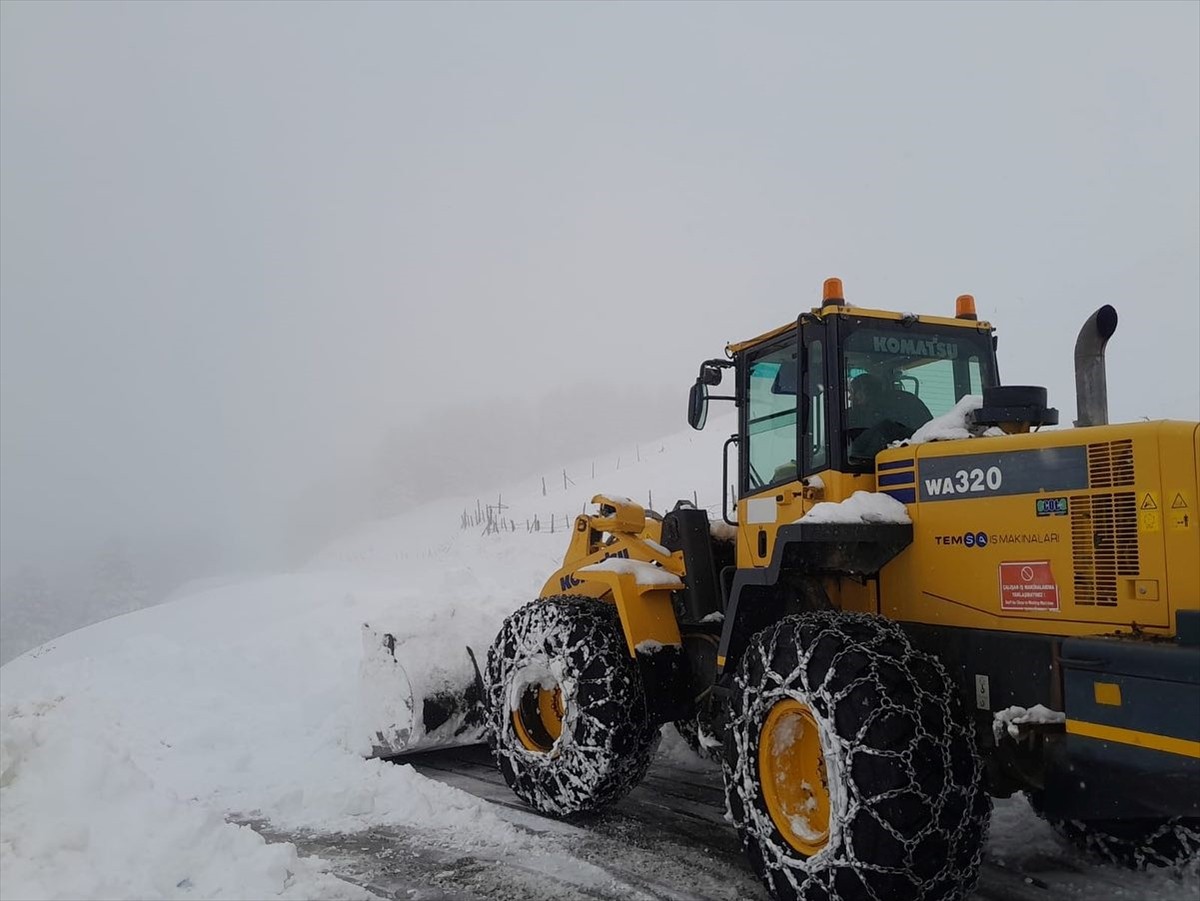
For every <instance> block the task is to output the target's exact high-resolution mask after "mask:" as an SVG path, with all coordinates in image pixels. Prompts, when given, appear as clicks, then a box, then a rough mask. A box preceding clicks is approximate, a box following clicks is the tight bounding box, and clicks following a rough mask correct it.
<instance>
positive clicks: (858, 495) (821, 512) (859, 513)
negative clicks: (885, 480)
mask: <svg viewBox="0 0 1200 901" xmlns="http://www.w3.org/2000/svg"><path fill="white" fill-rule="evenodd" d="M796 522H803V523H830V522H833V523H867V522H900V523H903V522H912V520H911V519H909V517H908V510H907V509H906V508H905V506H904V504H902V503H900V502H899V501H898V500H896V499H895V498H894V497H891V496H889V495H886V494H875V493H873V492H870V491H856V492H854V494H852V495H850V496H849V497H848V498H846V499H845V500H844V501H842V502H841V503H837V504H835V503H833V502H832V501H822V502H821V503H819V504H816V505H814V506H813V508H812V509H811V510H809V511H808V512H807V513H805V514H804V515H803V516H801V517H800V518H799V519H798V520H796Z"/></svg>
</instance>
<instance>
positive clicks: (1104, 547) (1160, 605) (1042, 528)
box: [877, 422, 1200, 635]
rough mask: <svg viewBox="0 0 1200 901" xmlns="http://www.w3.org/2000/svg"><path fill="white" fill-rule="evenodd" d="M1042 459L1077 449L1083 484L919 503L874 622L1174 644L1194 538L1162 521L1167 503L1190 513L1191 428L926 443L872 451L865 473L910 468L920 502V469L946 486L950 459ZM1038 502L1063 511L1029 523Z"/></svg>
mask: <svg viewBox="0 0 1200 901" xmlns="http://www.w3.org/2000/svg"><path fill="white" fill-rule="evenodd" d="M1046 448H1082V451H1083V452H1085V453H1086V454H1087V457H1086V459H1087V461H1088V473H1089V475H1088V481H1087V482H1086V484H1085V485H1084V486H1083V487H1079V488H1076V489H1071V490H1050V491H1039V492H1026V493H1020V494H1007V495H998V496H997V495H987V496H976V497H972V496H971V493H970V492H969V491H968V492H967V493H965V494H962V493H960V494H956V495H954V496H953V497H952V498H951V499H938V500H931V499H925V500H923V501H922V500H920V496H919V495H918V500H917V502H914V503H911V504H909V506H908V509H909V514H910V516H911V517H912V520H913V543H912V545H911V546H910V547H909V548H907V549H906V550H905V551H903V552H902V553H901V554H900V555H899V556H898V557H897V558H896V559H895V560H893V561H892V562H891V563H889V564H888V565H887V566H886V567H885V568H884V570H883V572H882V573H881V574H880V579H881V596H882V602H881V612H882V613H883V614H884V615H885V616H888V617H891V618H893V619H898V620H905V621H909V622H919V623H928V624H932V625H940V626H963V627H971V628H979V629H999V630H1008V631H1023V632H1037V633H1049V634H1060V635H1086V634H1099V633H1109V632H1138V631H1145V632H1148V633H1155V632H1157V633H1160V634H1173V632H1174V612H1175V611H1176V610H1177V609H1181V608H1183V609H1196V606H1197V599H1198V592H1197V585H1198V580H1200V562H1198V561H1200V527H1197V526H1196V524H1195V523H1194V521H1192V520H1189V524H1187V525H1184V524H1183V520H1182V518H1180V520H1179V525H1178V527H1172V524H1173V521H1170V520H1169V519H1168V517H1167V516H1164V515H1162V514H1163V513H1164V512H1166V511H1163V508H1164V506H1165V507H1166V508H1167V510H1168V511H1169V509H1170V507H1169V504H1170V503H1171V502H1172V501H1173V500H1175V498H1176V496H1177V495H1178V496H1179V497H1180V498H1181V499H1182V501H1183V502H1187V503H1189V504H1190V498H1191V497H1192V496H1194V493H1195V489H1194V488H1193V487H1191V486H1194V485H1195V484H1196V473H1197V470H1198V469H1200V459H1198V456H1197V426H1196V425H1195V424H1193V423H1181V422H1144V423H1133V424H1127V425H1112V426H1101V427H1094V428H1088V429H1063V430H1057V431H1052V432H1043V433H1040V434H1036V433H1027V434H1019V435H1006V436H1004V437H996V438H979V439H971V440H964V441H949V442H936V443H932V444H924V445H918V446H915V447H904V448H898V449H893V450H888V451H884V452H883V453H882V454H881V455H880V456H879V459H878V461H877V462H878V463H879V464H885V463H889V462H893V461H897V462H898V461H901V460H906V459H911V460H913V461H914V467H915V480H914V481H915V484H916V489H917V490H918V491H920V490H921V488H922V484H921V482H922V477H923V472H924V471H925V469H926V467H925V466H923V464H925V463H927V462H928V461H935V460H938V459H944V460H946V461H947V463H946V464H945V465H942V466H941V467H940V468H939V469H938V470H937V471H940V472H946V471H948V469H947V467H949V468H950V469H952V464H953V460H954V458H955V457H964V458H966V457H970V458H971V460H972V461H973V460H979V459H982V458H983V457H984V456H986V455H990V454H1009V453H1011V452H1015V451H1027V450H1037V449H1046ZM1075 453H1076V456H1077V457H1078V456H1080V451H1076V452H1075ZM1113 461H1116V462H1113ZM970 462H971V461H967V462H966V463H964V465H965V466H967V465H970ZM890 471H893V472H894V471H896V470H890ZM969 475H970V474H969V473H968V476H969ZM956 481H957V479H956ZM970 481H971V479H969V478H968V479H967V480H966V482H965V483H969V482H970ZM1189 492H1190V494H1189ZM984 494H985V495H986V494H987V493H986V492H984ZM1039 499H1040V500H1043V501H1044V502H1046V503H1049V504H1051V505H1054V504H1059V503H1061V504H1062V506H1063V511H1062V512H1061V513H1052V514H1042V515H1039V512H1038V507H1037V501H1038V500H1039ZM1189 509H1190V506H1189ZM981 536H982V538H981ZM983 539H986V540H983ZM1097 586H1105V587H1097Z"/></svg>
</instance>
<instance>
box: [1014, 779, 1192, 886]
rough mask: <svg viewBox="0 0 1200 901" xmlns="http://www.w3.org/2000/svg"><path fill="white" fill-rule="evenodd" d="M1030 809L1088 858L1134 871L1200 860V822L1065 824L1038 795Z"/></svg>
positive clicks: (1186, 819) (1185, 819) (1175, 819)
mask: <svg viewBox="0 0 1200 901" xmlns="http://www.w3.org/2000/svg"><path fill="white" fill-rule="evenodd" d="M1029 803H1030V806H1031V807H1033V809H1034V811H1036V812H1037V814H1038V816H1040V817H1041V818H1042V819H1044V820H1045V821H1046V822H1047V823H1049V824H1050V825H1051V826H1053V827H1054V829H1055V831H1057V832H1058V834H1059V835H1061V836H1062V837H1063V838H1064V839H1066V840H1067V841H1068V842H1069V843H1070V844H1072V845H1073V846H1074V847H1076V848H1077V849H1079V850H1080V851H1083V852H1084V853H1085V854H1088V855H1089V856H1091V857H1093V858H1096V859H1098V860H1102V861H1105V862H1106V863H1113V864H1117V865H1118V866H1122V867H1127V868H1129V869H1131V870H1144V869H1146V868H1147V867H1177V866H1182V865H1184V864H1186V863H1189V862H1190V861H1192V860H1196V859H1198V858H1200V818H1196V817H1173V818H1171V819H1136V820H1062V819H1059V818H1058V817H1052V816H1049V815H1047V814H1046V813H1044V812H1043V810H1042V807H1041V804H1040V803H1039V800H1038V796H1037V793H1032V794H1030V795H1029Z"/></svg>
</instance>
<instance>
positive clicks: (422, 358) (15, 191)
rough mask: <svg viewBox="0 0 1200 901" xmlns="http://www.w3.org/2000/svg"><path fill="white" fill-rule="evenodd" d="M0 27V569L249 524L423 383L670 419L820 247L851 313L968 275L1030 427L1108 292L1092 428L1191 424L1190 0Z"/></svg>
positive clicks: (70, 18)
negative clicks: (114, 539) (1026, 397)
mask: <svg viewBox="0 0 1200 901" xmlns="http://www.w3.org/2000/svg"><path fill="white" fill-rule="evenodd" d="M0 26H2V27H0V115H2V121H0V241H2V247H0V252H2V258H0V264H2V265H0V392H2V393H0V404H2V405H0V412H2V423H0V451H2V453H0V497H2V498H3V503H2V510H0V552H2V556H3V558H4V559H6V560H9V561H11V560H13V559H16V558H17V557H18V556H20V555H22V554H25V553H27V552H29V551H30V549H38V550H40V551H42V552H45V551H46V550H47V549H53V552H54V553H63V552H69V549H70V548H71V547H77V548H78V547H83V546H85V545H86V544H87V542H89V541H92V540H93V539H95V540H100V539H102V538H103V537H105V536H106V535H107V534H109V533H111V532H113V531H116V532H119V533H121V534H124V535H127V536H129V537H130V538H131V540H137V539H138V536H142V537H145V536H154V535H159V536H161V535H167V534H169V535H177V536H186V535H189V534H195V535H209V536H211V535H213V534H218V535H220V536H222V540H223V541H227V542H229V543H230V545H231V546H237V547H242V548H251V547H259V546H261V547H263V548H268V547H269V546H270V545H271V542H272V540H273V539H272V538H271V535H272V534H273V533H278V532H279V531H280V529H281V527H282V525H283V520H285V519H286V518H287V517H288V516H291V515H294V510H295V504H294V500H295V498H296V496H297V495H298V494H300V493H302V492H304V491H305V490H307V489H308V488H309V487H310V485H311V484H312V483H313V482H315V481H319V480H323V479H328V478H335V479H336V477H337V473H339V472H343V471H346V470H348V469H351V468H353V467H355V466H359V465H361V464H362V461H363V460H365V459H367V458H369V457H370V456H371V455H373V454H375V453H377V452H378V450H379V446H380V442H381V441H382V438H383V436H384V434H385V433H386V432H388V431H389V430H391V429H394V428H396V427H397V425H398V424H409V425H410V426H411V427H412V428H419V423H420V421H421V418H422V416H423V415H425V414H427V413H428V412H429V411H430V410H433V409H436V408H437V407H439V406H440V405H445V404H447V403H459V402H464V401H487V400H488V399H491V398H498V397H500V396H510V397H511V396H517V397H525V398H531V399H537V398H538V397H540V396H542V395H544V394H547V393H548V392H549V391H550V390H552V389H553V390H556V391H558V392H560V393H559V395H557V396H559V397H571V396H572V395H571V393H570V392H571V391H572V389H575V388H578V397H579V398H580V401H579V403H578V404H570V405H567V404H565V403H564V404H563V405H562V409H561V418H558V419H556V420H554V421H548V422H547V423H546V428H547V429H548V430H549V429H555V428H562V429H566V428H570V423H571V419H572V417H579V416H585V415H587V403H586V397H587V394H588V392H596V391H610V392H614V393H615V394H616V395H617V396H620V397H627V398H628V399H629V403H631V404H632V403H636V399H637V397H638V396H639V392H641V391H643V390H645V391H647V392H657V393H658V395H657V396H661V392H662V390H663V389H664V388H666V389H670V390H676V391H677V393H678V398H679V400H678V415H677V418H675V419H672V420H671V421H669V422H667V421H664V422H663V423H662V431H664V432H666V431H673V430H676V429H678V428H680V427H682V426H683V419H682V416H683V409H684V398H685V396H686V391H687V388H688V385H689V383H690V381H691V379H692V378H693V377H694V374H695V369H696V364H697V363H698V362H699V361H700V360H702V359H704V358H706V357H710V356H713V355H716V354H718V353H720V351H721V349H722V348H723V346H724V344H725V343H726V342H727V341H729V340H733V339H739V338H745V337H749V336H751V335H753V334H756V333H758V332H760V331H764V330H766V329H768V328H771V327H773V326H776V325H779V324H781V323H783V322H784V321H787V320H790V319H794V318H795V316H796V314H797V313H798V312H799V311H800V310H801V309H803V308H806V307H809V306H812V305H813V304H814V303H815V302H816V301H817V300H818V297H819V293H820V287H821V280H822V279H823V278H825V277H827V276H831V275H837V276H840V277H841V278H842V279H843V280H844V281H845V285H846V296H847V299H848V300H849V301H850V302H852V303H858V304H861V305H866V306H883V307H895V308H898V309H902V310H913V311H917V312H927V313H943V314H945V313H949V312H950V311H951V310H952V309H953V303H954V298H955V296H956V295H957V294H960V293H963V292H971V293H974V294H975V295H976V297H977V299H978V303H979V308H980V313H981V315H983V316H985V317H987V318H989V319H992V320H993V321H994V322H995V323H996V324H997V325H998V327H999V329H1000V335H1001V343H1000V354H1001V372H1002V375H1003V376H1004V378H1005V380H1006V381H1009V382H1016V383H1032V384H1044V385H1047V386H1049V388H1050V391H1051V400H1052V402H1055V403H1057V405H1058V406H1059V407H1061V408H1062V409H1063V420H1064V422H1066V421H1069V420H1070V419H1071V418H1073V416H1074V406H1075V405H1074V397H1073V380H1072V369H1071V350H1072V347H1073V342H1074V336H1075V333H1076V331H1077V330H1078V326H1079V324H1080V323H1081V322H1082V321H1083V319H1084V318H1085V317H1086V316H1087V315H1088V314H1089V313H1090V312H1091V311H1092V310H1094V309H1095V308H1096V307H1097V306H1099V305H1100V304H1102V303H1112V304H1114V305H1115V306H1116V307H1117V309H1118V310H1119V312H1120V315H1121V325H1120V328H1119V330H1118V332H1117V335H1116V337H1115V338H1114V339H1113V342H1112V344H1111V345H1110V354H1109V373H1110V387H1109V391H1110V400H1111V404H1112V408H1113V415H1114V418H1117V419H1122V418H1124V419H1129V418H1134V417H1139V416H1150V417H1160V416H1175V417H1177V418H1196V417H1198V416H1200V389H1198V384H1200V365H1198V363H1197V344H1198V340H1200V312H1198V309H1200V263H1198V259H1200V257H1198V254H1200V251H1198V247H1200V164H1198V162H1197V161H1198V160H1200V125H1198V110H1200V71H1198V59H1200V4H1196V3H1188V2H1177V3H1163V4H1155V3H1150V2H1139V3H1130V4H1120V3H1104V4H1096V3H1088V4H1076V3H1066V2H1064V3H1054V4H1037V3H1009V4H988V3H963V4H950V3H932V4H916V5H913V4H903V3H884V4H878V5H875V4H868V3H853V4H839V5H822V4H818V3H795V4H782V3H771V4H761V5H753V4H720V3H705V4H698V5H689V4H684V3H662V4H638V5H634V4H603V5H601V4H595V5H589V4H584V3H567V4H550V3H534V4H529V5H506V4H501V3H484V4H453V5H452V4H437V5H422V4H418V3H395V4H383V3H373V4H354V3H336V4H322V3H317V2H308V3H295V4H286V3H258V4H241V5H239V4H233V3H203V4H186V3H144V2H137V3H131V4H110V3H103V2H87V3H79V4H57V3H48V2H46V3H43V2H38V3H18V2H13V0H9V2H5V3H4V4H3V6H2V7H0ZM619 432H620V426H619V424H616V423H614V434H617V433H619ZM621 437H624V436H621V435H617V440H619V439H620V438H621ZM489 440H491V436H488V435H481V436H480V437H479V442H480V443H479V452H480V457H481V461H486V456H487V450H488V442H489ZM614 443H616V440H615V441H614ZM485 465H486V464H485V463H484V462H481V466H485ZM717 467H719V463H718V462H716V461H714V477H716V476H715V473H716V472H717ZM318 515H319V514H318Z"/></svg>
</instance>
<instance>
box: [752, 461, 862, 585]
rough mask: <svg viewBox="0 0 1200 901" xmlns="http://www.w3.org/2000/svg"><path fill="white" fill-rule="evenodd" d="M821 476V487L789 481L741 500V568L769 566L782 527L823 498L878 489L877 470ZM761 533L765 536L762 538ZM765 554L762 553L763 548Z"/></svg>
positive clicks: (840, 498) (845, 495)
mask: <svg viewBox="0 0 1200 901" xmlns="http://www.w3.org/2000/svg"><path fill="white" fill-rule="evenodd" d="M817 478H818V479H819V480H820V481H819V482H814V484H819V485H820V486H821V487H819V488H818V487H812V486H810V485H805V484H803V483H801V482H788V483H787V484H786V485H779V486H776V487H775V488H773V489H772V490H771V491H767V492H764V493H761V494H755V495H751V496H750V497H744V498H741V499H739V500H738V508H737V522H738V543H737V565H738V567H739V568H752V567H763V566H767V565H768V564H770V562H771V555H772V554H773V553H774V551H775V538H776V535H777V533H778V531H779V527H780V526H786V525H788V524H790V523H794V522H795V521H796V520H798V519H799V518H800V517H802V516H803V515H804V514H805V513H807V512H808V511H809V510H811V509H812V508H813V506H814V505H816V504H819V503H820V502H821V501H827V500H832V501H835V502H836V501H840V500H842V499H843V498H847V497H849V496H850V495H852V494H853V493H854V492H855V491H874V490H875V475H874V473H865V474H864V473H846V472H835V471H834V470H826V471H824V472H822V473H820V474H819V475H818V476H817ZM760 533H761V534H762V535H765V538H763V537H760ZM760 550H761V551H762V553H759V551H760Z"/></svg>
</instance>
